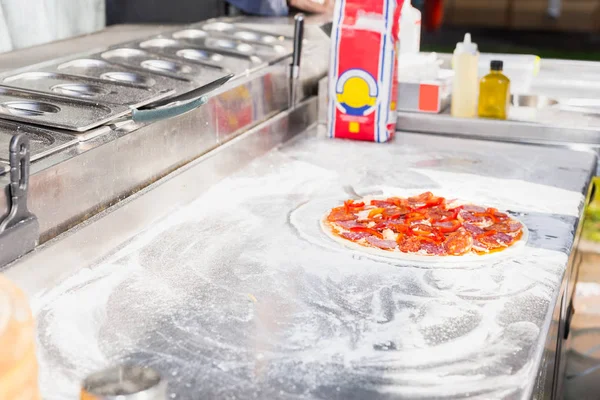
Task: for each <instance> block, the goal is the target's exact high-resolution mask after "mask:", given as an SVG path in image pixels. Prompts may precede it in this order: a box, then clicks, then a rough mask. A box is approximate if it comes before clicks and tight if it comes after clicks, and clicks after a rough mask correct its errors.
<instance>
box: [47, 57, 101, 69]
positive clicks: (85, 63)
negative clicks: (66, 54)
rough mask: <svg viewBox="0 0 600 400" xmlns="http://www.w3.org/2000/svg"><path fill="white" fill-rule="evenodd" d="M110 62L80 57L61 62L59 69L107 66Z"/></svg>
mask: <svg viewBox="0 0 600 400" xmlns="http://www.w3.org/2000/svg"><path fill="white" fill-rule="evenodd" d="M107 65H108V63H107V62H106V61H102V60H96V59H94V58H80V59H77V60H72V61H67V62H66V63H63V64H60V65H59V66H58V69H59V70H60V69H67V68H82V69H86V68H101V67H105V66H107Z"/></svg>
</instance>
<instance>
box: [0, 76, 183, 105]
mask: <svg viewBox="0 0 600 400" xmlns="http://www.w3.org/2000/svg"><path fill="white" fill-rule="evenodd" d="M2 84H3V85H5V86H10V87H14V88H18V89H28V90H35V91H37V92H43V93H47V94H56V95H59V96H67V97H72V98H78V99H85V100H93V101H95V102H99V103H110V104H123V105H128V106H133V107H136V106H141V105H144V104H148V103H151V102H153V101H155V100H157V99H160V98H163V97H165V95H170V94H172V93H173V91H172V89H170V88H165V89H161V88H157V87H156V86H154V87H138V86H133V85H131V84H129V83H127V82H117V81H116V80H115V81H107V80H101V79H98V78H89V77H83V76H77V75H68V74H63V73H57V72H47V71H28V72H23V73H17V74H14V75H10V76H7V77H5V78H3V79H2Z"/></svg>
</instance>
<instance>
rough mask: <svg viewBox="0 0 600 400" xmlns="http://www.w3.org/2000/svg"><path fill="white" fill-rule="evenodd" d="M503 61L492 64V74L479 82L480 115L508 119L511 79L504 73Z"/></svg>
mask: <svg viewBox="0 0 600 400" xmlns="http://www.w3.org/2000/svg"><path fill="white" fill-rule="evenodd" d="M502 67H503V63H502V61H497V60H494V61H492V62H491V63H490V73H489V74H487V75H486V76H484V77H483V78H481V81H480V82H479V106H478V115H479V116H480V117H482V118H495V119H506V116H507V114H508V107H509V103H510V79H508V78H507V77H506V76H505V75H504V74H503V73H502Z"/></svg>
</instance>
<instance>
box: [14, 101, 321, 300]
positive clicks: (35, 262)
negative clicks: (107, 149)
mask: <svg viewBox="0 0 600 400" xmlns="http://www.w3.org/2000/svg"><path fill="white" fill-rule="evenodd" d="M316 114H317V101H316V98H315V97H312V98H309V99H308V100H306V101H304V102H303V103H300V104H299V105H298V106H297V107H296V108H294V109H292V110H288V111H284V112H282V113H280V114H278V115H277V116H275V117H273V118H271V119H269V120H267V121H265V122H263V123H262V124H260V125H258V126H256V127H254V128H253V129H251V130H249V131H246V132H245V133H243V134H241V135H240V136H238V137H236V138H234V139H232V140H231V141H229V142H228V143H226V144H224V145H222V146H220V147H218V148H217V149H215V150H213V151H211V152H209V153H207V154H205V155H204V156H202V157H200V158H198V159H196V160H194V161H192V162H190V163H189V164H186V165H185V166H183V167H181V168H180V169H178V170H176V171H174V172H172V173H171V174H170V175H168V176H166V177H164V178H162V179H160V180H158V181H156V182H154V183H153V184H151V185H149V186H148V187H146V188H144V189H143V190H141V191H140V192H138V193H136V194H134V195H132V196H131V197H129V198H128V199H126V200H123V201H121V202H119V203H117V204H116V205H114V206H113V207H111V208H108V209H106V210H104V211H103V212H102V213H100V214H97V215H96V216H94V217H92V218H90V219H89V220H87V221H85V222H84V223H82V224H80V225H78V226H77V227H75V228H74V229H72V230H70V231H67V232H65V233H63V234H62V235H61V236H58V237H56V238H54V239H53V240H51V241H49V242H47V243H45V244H43V245H41V246H39V247H38V248H37V249H35V250H34V251H33V252H31V253H29V254H27V255H25V256H23V257H22V258H21V259H19V260H17V261H15V262H14V263H12V264H10V265H9V266H8V267H7V268H6V269H5V270H4V271H3V273H4V274H5V275H6V276H7V277H8V278H9V279H11V280H13V281H14V282H15V283H16V284H17V285H19V286H20V287H21V289H23V290H24V291H25V293H26V294H27V295H28V296H31V297H33V296H36V295H38V294H40V293H43V292H44V291H45V290H46V289H47V288H50V287H53V285H56V284H58V283H59V282H60V281H61V280H62V279H64V278H66V277H67V276H69V275H70V274H72V273H74V272H76V271H78V270H79V269H81V268H86V267H89V266H90V265H91V264H93V263H94V262H96V261H98V260H99V259H100V258H101V257H102V255H103V254H105V253H106V252H108V251H109V250H110V249H113V248H115V247H118V246H120V245H122V244H124V243H126V241H127V240H128V239H130V238H132V237H133V236H134V235H135V234H137V233H139V232H140V231H142V230H143V229H144V228H145V227H146V226H148V224H152V223H153V222H154V221H156V220H158V219H160V218H162V217H165V216H167V215H168V214H169V213H170V212H172V211H173V210H174V209H176V208H178V207H181V206H182V205H184V204H186V203H189V202H191V201H192V200H193V199H194V198H196V197H198V196H200V195H201V194H202V192H203V191H205V190H206V189H207V188H208V187H210V186H211V185H213V184H214V183H216V182H218V181H219V180H221V179H223V178H224V177H225V176H227V175H229V174H231V173H233V172H235V171H237V170H239V169H241V168H243V167H244V166H245V165H247V164H248V163H250V162H251V161H252V160H254V159H255V158H256V157H258V156H260V155H262V154H265V153H266V152H268V151H270V150H271V149H273V148H275V147H276V146H278V145H280V144H282V143H284V142H285V141H287V140H289V139H291V138H292V137H294V136H296V135H298V134H300V133H301V132H303V131H305V130H306V129H307V128H308V127H310V126H311V125H312V124H314V123H315V122H316Z"/></svg>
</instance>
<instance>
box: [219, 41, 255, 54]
mask: <svg viewBox="0 0 600 400" xmlns="http://www.w3.org/2000/svg"><path fill="white" fill-rule="evenodd" d="M215 45H216V46H217V47H220V48H222V49H228V50H237V51H239V52H240V53H244V54H251V53H253V52H254V47H252V46H251V45H249V44H247V43H236V42H234V41H233V40H227V39H219V40H217V41H216V42H215Z"/></svg>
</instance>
